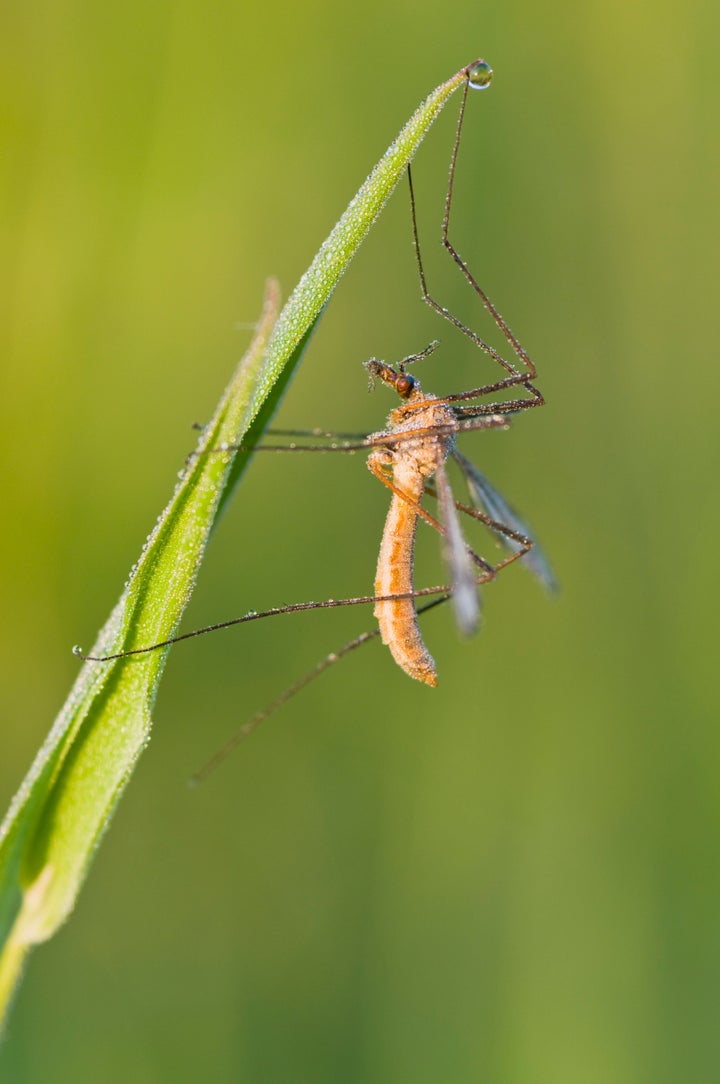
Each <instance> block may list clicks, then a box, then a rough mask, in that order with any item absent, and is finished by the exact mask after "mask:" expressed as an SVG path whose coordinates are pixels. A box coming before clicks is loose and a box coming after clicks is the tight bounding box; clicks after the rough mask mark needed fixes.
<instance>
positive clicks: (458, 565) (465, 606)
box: [435, 464, 480, 636]
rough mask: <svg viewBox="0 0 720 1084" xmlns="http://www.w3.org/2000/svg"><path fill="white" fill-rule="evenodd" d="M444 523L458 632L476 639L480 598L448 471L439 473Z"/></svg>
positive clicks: (445, 544)
mask: <svg viewBox="0 0 720 1084" xmlns="http://www.w3.org/2000/svg"><path fill="white" fill-rule="evenodd" d="M435 482H436V485H437V494H438V505H439V509H440V519H441V522H442V524H443V526H444V528H445V539H444V552H445V560H446V561H447V564H448V568H449V569H450V576H451V579H452V585H453V594H452V605H453V610H454V611H455V620H456V621H457V625H458V628H459V629H460V631H461V632H462V633H464V634H465V635H466V636H472V634H473V633H474V632H475V631H476V630H477V627H478V624H479V622H480V598H479V596H478V590H477V583H476V580H475V569H474V567H473V563H472V560H471V558H470V554H469V553H468V549H467V546H466V545H465V539H464V538H463V533H462V529H461V527H460V520H459V518H458V514H457V509H456V508H455V501H454V500H453V495H452V492H451V490H450V483H449V482H448V477H447V474H446V472H445V467H444V466H443V465H442V464H440V466H439V467H438V468H437V470H436V471H435Z"/></svg>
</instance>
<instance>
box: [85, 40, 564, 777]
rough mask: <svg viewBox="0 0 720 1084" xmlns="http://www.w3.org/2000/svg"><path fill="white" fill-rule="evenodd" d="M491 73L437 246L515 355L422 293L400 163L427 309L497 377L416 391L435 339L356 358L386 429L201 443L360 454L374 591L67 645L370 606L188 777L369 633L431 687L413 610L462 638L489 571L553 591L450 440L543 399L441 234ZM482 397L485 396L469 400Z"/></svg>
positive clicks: (532, 547) (513, 517) (498, 501)
mask: <svg viewBox="0 0 720 1084" xmlns="http://www.w3.org/2000/svg"><path fill="white" fill-rule="evenodd" d="M491 75H492V72H491V69H490V68H489V66H488V65H487V64H486V63H485V62H484V61H477V62H476V63H475V64H473V65H470V67H469V68H468V69H467V76H468V77H467V81H466V83H465V87H464V90H463V96H462V100H461V104H460V113H459V117H458V123H457V129H456V134H455V140H454V143H453V149H452V154H451V159H450V180H449V184H448V189H447V193H446V196H445V208H444V214H443V220H442V244H443V247H444V249H445V250H446V252H447V253H448V254H449V255H450V257H451V259H452V260H453V262H454V263H455V265H456V266H457V267H458V268H459V269H460V271H461V273H462V275H463V276H464V278H465V279H466V281H467V282H468V283H469V285H470V287H471V288H472V290H473V291H474V292H475V294H476V296H477V297H478V298H479V299H480V301H481V302H482V304H483V306H484V308H485V309H486V311H487V312H488V313H489V315H490V316H491V318H492V320H493V322H494V324H495V326H496V327H497V328H498V330H499V331H500V332H501V333H502V335H503V337H504V338H505V340H506V342H507V343H508V344H509V346H510V347H511V348H512V351H513V353H514V355H515V357H514V359H513V361H508V360H507V359H506V358H504V357H503V356H502V355H501V354H500V353H499V351H497V350H496V349H495V348H494V347H493V346H491V345H490V343H488V342H486V341H485V339H483V338H481V337H480V336H479V335H478V334H477V333H476V332H475V331H473V330H471V329H470V328H469V327H467V326H466V325H465V324H463V323H462V321H461V320H459V319H458V318H457V317H456V316H454V315H453V314H452V313H451V312H450V311H449V310H448V309H447V308H445V307H443V306H442V305H440V304H439V302H437V301H436V300H435V298H434V297H433V296H432V295H431V294H430V293H429V291H428V288H427V281H426V276H425V268H424V265H423V260H422V255H421V251H420V241H419V234H418V225H417V213H416V199H415V192H414V188H413V181H412V172H411V169H410V166H408V183H409V190H410V211H411V221H412V236H413V243H414V247H415V255H416V261H417V270H418V275H419V279H420V289H421V296H422V299H423V301H424V302H425V303H426V304H427V305H428V306H429V307H430V308H431V309H432V310H433V311H434V312H435V313H436V314H437V315H439V316H440V317H442V318H443V319H444V320H445V321H447V322H448V323H449V324H451V325H452V326H453V327H454V328H456V329H457V330H458V331H459V332H460V333H461V334H462V335H464V336H465V337H466V338H467V339H469V340H470V341H471V342H472V343H473V344H474V345H475V346H476V347H477V348H478V349H479V350H480V351H481V352H482V353H483V354H485V355H487V356H488V357H490V358H491V359H492V360H493V361H495V362H496V363H497V364H498V365H499V366H500V368H501V369H502V370H504V373H505V375H504V376H503V377H502V378H501V379H498V380H496V381H494V382H492V383H490V384H485V385H482V386H481V387H477V388H472V389H470V390H469V391H463V392H459V393H456V394H454V395H447V396H443V397H439V396H435V395H432V394H426V393H425V392H423V390H422V387H421V384H420V381H419V380H418V379H417V377H416V376H414V375H412V374H411V373H409V372H408V368H409V366H411V365H413V364H414V363H416V362H420V361H423V360H424V359H425V358H427V357H428V356H429V355H430V354H431V353H433V351H434V350H435V349H436V348H437V347H438V346H439V342H438V341H437V340H435V341H433V342H432V343H430V344H429V345H428V346H427V347H426V348H425V349H424V350H422V351H420V352H419V353H417V354H411V355H409V356H408V357H405V358H403V360H402V361H401V362H399V363H398V364H397V366H396V367H394V366H392V365H388V364H387V363H386V362H384V361H380V360H378V359H377V358H370V359H369V360H368V361H366V362H365V363H364V364H365V368H366V370H367V372H368V375H369V378H370V383H371V386H372V385H374V384H375V383H376V382H377V381H380V382H381V383H383V384H387V385H388V386H389V387H390V388H392V389H393V390H394V391H395V392H396V393H397V395H398V396H399V398H400V400H401V402H400V405H399V406H397V407H396V408H395V409H394V410H392V411H391V413H390V415H389V418H388V423H387V426H386V428H385V429H383V430H380V431H378V432H376V433H371V434H370V435H369V436H367V437H362V438H360V439H357V440H352V439H351V440H345V441H342V442H340V443H336V442H335V440H336V438H339V437H340V436H342V434H330V433H322V432H320V431H318V430H307V431H305V432H304V433H303V434H298V433H297V432H296V431H295V432H293V431H288V430H269V433H270V434H271V435H273V436H280V435H285V436H287V435H289V434H292V435H293V436H304V437H315V438H317V437H323V438H326V439H329V440H332V441H333V443H329V444H328V443H321V444H317V443H315V444H312V443H304V444H303V443H294V444H292V445H290V446H288V445H278V444H273V443H265V444H259V445H257V446H256V447H254V448H252V449H247V448H243V446H237V445H224V446H223V447H222V448H215V449H207V452H208V453H212V452H229V451H232V450H235V449H237V448H238V447H241V448H243V450H252V451H294V452H357V451H367V452H368V461H367V465H368V468H369V470H370V471H371V472H372V474H373V475H374V476H375V477H376V478H377V479H378V480H379V481H380V482H382V484H383V485H384V486H385V487H386V488H387V489H388V490H390V494H391V498H390V508H389V511H388V515H387V519H386V521H385V527H384V530H383V535H382V541H381V545H380V553H379V557H378V564H377V571H376V576H375V593H374V594H373V595H364V596H357V597H354V598H347V599H327V600H325V601H323V602H301V603H295V604H293V605H289V606H279V607H274V608H273V609H270V610H264V611H260V612H258V611H254V610H253V611H250V612H249V613H247V614H245V615H243V616H242V617H236V618H232V619H230V620H228V621H222V622H219V623H217V624H214V625H209V626H205V627H204V628H201V629H195V630H194V631H192V632H187V633H183V634H181V635H179V636H174V637H172V638H171V639H168V640H164V641H162V642H160V643H156V644H151V645H149V646H147V647H141V648H135V649H133V650H131V651H125V652H119V653H117V654H115V655H107V656H91V655H83V654H82V653H81V652H80V650H79V649H76V654H78V655H79V656H80V657H81V658H85V659H90V660H92V661H97V662H102V661H109V660H110V659H118V658H125V657H127V656H132V655H139V654H144V653H146V652H148V651H153V650H156V649H158V648H161V647H167V646H168V645H169V644H174V643H178V642H179V641H181V640H187V639H190V638H192V637H195V636H200V635H203V634H204V633H207V632H214V631H217V630H219V629H223V628H228V627H230V626H234V625H239V624H244V623H246V622H249V621H256V620H259V619H261V618H265V617H274V616H278V615H280V614H288V613H297V612H301V611H306V610H316V609H331V608H336V607H341V606H356V605H360V604H363V603H366V604H367V603H372V604H373V605H374V612H375V617H376V619H377V622H378V627H377V628H376V629H375V630H373V631H371V632H365V633H363V634H361V635H360V636H358V637H357V638H356V639H354V640H352V641H350V642H349V643H348V644H346V645H345V646H344V647H343V648H341V649H340V650H339V651H336V652H332V653H331V654H330V655H328V656H327V657H326V658H325V659H323V660H322V661H321V662H320V663H318V665H317V666H316V667H315V668H314V669H313V670H312V671H310V672H309V673H308V674H306V675H305V676H304V677H302V678H301V679H300V680H299V681H297V682H296V683H295V684H294V685H292V686H291V687H290V688H288V689H286V690H285V692H283V693H282V694H281V695H280V696H279V697H278V698H277V699H276V700H274V701H273V702H272V703H271V704H269V705H268V706H267V707H266V708H264V709H263V710H262V711H261V712H259V713H258V714H257V715H255V716H254V717H253V718H252V719H251V720H250V721H249V722H248V723H246V724H245V726H243V727H242V729H241V730H240V731H238V732H237V733H236V734H235V735H234V736H233V737H232V738H231V739H230V740H229V742H228V743H227V744H226V745H225V746H224V747H223V748H222V749H221V750H220V751H219V752H218V753H217V754H216V755H215V756H214V757H213V758H212V759H211V760H210V761H208V762H207V764H206V765H205V766H204V767H203V768H201V769H200V771H199V772H198V773H196V775H195V776H194V777H193V778H194V780H195V781H199V780H200V779H201V778H204V777H205V776H206V775H207V774H208V773H209V772H210V771H212V770H213V769H214V768H215V767H216V766H217V765H218V763H219V762H220V761H221V760H223V759H224V758H225V757H226V756H227V755H228V753H230V752H231V751H232V749H233V748H235V746H236V745H237V744H238V743H239V742H240V741H241V740H243V739H244V738H245V737H247V736H248V734H249V733H250V732H251V731H252V730H254V729H255V728H256V727H257V726H258V725H259V724H260V723H261V722H262V721H264V720H265V719H266V718H267V717H268V716H269V715H271V714H272V713H273V712H275V711H276V710H277V709H278V708H279V707H280V706H281V705H282V704H284V703H285V702H286V701H287V700H288V699H290V697H292V696H293V695H294V694H295V693H296V692H298V691H299V690H300V689H301V688H303V687H304V686H305V685H307V684H309V682H311V681H312V680H314V679H315V678H316V677H318V676H319V675H320V674H321V673H323V672H324V671H325V670H326V669H327V668H328V667H329V666H331V665H333V664H334V663H335V662H337V661H338V660H339V659H340V658H343V657H344V656H345V655H347V654H348V653H349V652H350V651H353V650H355V649H356V648H358V647H360V646H361V645H362V644H364V643H367V642H368V641H369V640H372V639H374V638H375V637H377V636H380V637H381V638H382V641H383V643H384V644H386V645H387V646H388V648H389V649H390V652H391V654H392V656H393V658H394V659H395V662H396V663H397V664H398V665H399V666H400V667H401V668H402V669H403V670H404V671H405V673H406V674H408V675H409V676H410V677H412V678H414V679H416V680H418V681H421V682H424V683H425V684H427V685H431V686H434V685H437V681H438V678H437V671H436V668H435V663H434V661H433V658H432V656H431V655H430V652H429V651H428V649H427V647H426V646H425V643H424V641H423V638H422V634H421V632H420V627H419V624H418V612H423V611H426V610H428V609H431V608H433V607H435V606H437V605H439V604H440V603H443V602H446V601H447V600H448V599H449V600H451V602H452V606H453V610H454V614H455V620H456V623H457V625H458V628H459V629H460V631H461V632H462V633H463V634H465V635H471V634H472V633H473V632H475V630H476V629H477V626H478V623H479V619H480V597H479V593H478V587H479V586H480V585H482V584H484V583H487V582H489V581H491V580H493V579H495V577H496V576H497V575H498V573H499V572H500V571H501V570H502V569H503V568H505V567H506V566H507V565H509V564H512V563H513V562H515V561H520V562H521V563H522V564H524V565H525V567H526V568H527V569H528V570H529V571H530V572H532V573H533V574H534V575H535V576H536V577H537V578H538V579H539V580H540V581H541V582H542V583H543V584H544V585H545V586H546V587H548V588H552V587H554V580H553V574H552V571H551V569H550V566H549V564H548V562H547V560H546V559H545V557H544V555H543V553H542V551H541V550H540V548H539V547H538V545H537V544H536V542H535V540H534V538H533V537H532V534H531V531H530V529H529V527H528V526H527V524H526V523H525V522H524V521H523V520H522V519H521V518H520V517H519V516H518V515H517V513H516V512H515V511H514V510H513V509H512V507H511V506H510V505H509V504H508V503H507V502H506V501H505V500H504V498H503V497H502V496H501V495H500V494H499V493H498V492H497V490H496V489H495V488H494V487H493V486H492V485H491V484H490V482H489V481H488V480H487V479H486V478H485V476H484V475H483V474H481V473H480V471H479V470H478V469H477V468H476V467H475V466H474V465H473V464H472V463H471V462H470V460H469V459H467V458H466V456H465V455H463V454H462V453H461V452H460V451H459V449H458V448H457V447H456V442H457V438H458V437H459V436H460V435H462V434H463V433H466V432H470V431H475V430H483V429H495V428H507V427H508V426H509V424H510V420H511V419H512V417H513V416H514V415H516V414H518V413H520V412H521V411H524V410H528V409H531V408H534V407H538V406H542V405H543V404H544V402H545V400H544V399H543V396H542V394H541V392H540V391H539V389H538V388H537V387H536V386H535V384H534V381H535V379H536V376H537V370H536V368H535V365H534V363H533V362H532V361H531V359H530V357H529V355H528V354H527V352H526V351H525V349H524V348H523V347H522V345H521V344H520V342H519V340H518V339H517V338H516V336H515V335H514V334H513V332H512V331H511V329H510V327H509V326H508V324H507V323H506V322H505V320H504V319H503V318H502V316H501V315H500V313H499V312H498V310H497V309H496V308H495V306H494V304H493V303H492V301H491V300H490V298H489V297H488V296H487V294H486V293H485V292H484V290H483V289H482V288H481V287H480V285H479V283H478V282H477V280H476V279H475V277H474V275H473V274H472V272H471V271H470V268H469V267H468V265H467V263H466V262H465V260H464V259H463V258H462V256H461V255H460V254H459V252H458V251H457V249H456V248H455V247H454V246H453V244H452V243H451V241H450V239H449V229H450V214H451V209H452V199H453V187H454V180H455V171H456V166H457V158H458V151H459V147H460V138H461V134H462V128H463V121H464V117H465V107H466V102H467V95H468V89H469V88H471V87H472V88H474V89H482V88H484V87H485V86H487V85H488V84H489V82H490V78H491ZM503 396H509V398H503ZM488 397H490V399H491V400H492V401H490V402H478V400H485V399H487V398H488ZM345 436H347V434H346V435H345ZM194 454H202V453H194ZM449 459H451V460H453V461H454V462H455V463H456V464H457V466H458V467H459V468H460V471H461V472H462V474H463V476H464V478H465V482H466V484H467V487H468V491H469V498H470V503H469V504H467V503H463V502H461V501H457V500H455V499H454V497H453V494H452V491H451V488H450V483H449V480H448V475H447V471H446V463H447V461H448V460H449ZM425 495H429V496H431V497H434V498H435V499H436V500H437V506H438V515H437V517H436V516H434V515H432V514H431V513H430V512H429V511H428V510H427V509H426V508H425V506H424V505H423V503H422V499H423V497H424V496H425ZM459 512H462V513H463V514H465V515H467V516H469V517H470V518H472V519H474V520H477V521H479V522H480V523H483V524H484V525H485V526H486V527H488V528H489V529H490V531H491V532H492V533H493V534H494V536H495V537H496V539H497V540H498V541H499V542H500V544H501V545H502V546H503V547H504V549H505V551H506V552H505V555H504V556H503V557H502V558H501V559H500V560H499V561H496V562H495V563H491V562H490V561H488V560H487V559H486V558H484V557H482V556H480V555H479V554H477V553H476V552H475V551H474V550H473V549H472V548H471V547H470V546H469V545H468V544H467V543H466V541H465V539H464V536H463V532H462V528H461V526H460V518H459V515H458V513H459ZM420 520H423V521H424V522H425V523H427V524H428V525H429V526H431V527H432V528H433V529H434V530H436V531H437V532H438V534H439V535H440V536H441V538H442V542H443V553H444V557H445V561H446V564H447V567H448V570H449V580H450V582H449V583H446V584H444V585H440V586H435V587H425V588H420V589H417V588H416V587H415V584H414V578H413V565H414V546H415V535H416V529H417V525H418V522H419V521H420ZM425 598H427V599H429V600H430V601H428V602H426V603H425V604H424V605H422V606H421V607H420V608H419V610H418V607H417V600H418V599H425Z"/></svg>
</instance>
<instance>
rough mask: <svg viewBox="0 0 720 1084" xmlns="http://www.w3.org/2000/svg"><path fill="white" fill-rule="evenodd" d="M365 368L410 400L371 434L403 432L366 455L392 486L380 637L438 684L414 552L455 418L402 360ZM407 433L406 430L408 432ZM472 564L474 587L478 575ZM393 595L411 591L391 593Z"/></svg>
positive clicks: (381, 573) (403, 661)
mask: <svg viewBox="0 0 720 1084" xmlns="http://www.w3.org/2000/svg"><path fill="white" fill-rule="evenodd" d="M366 368H367V369H368V372H369V373H370V374H371V377H377V378H379V379H380V380H382V381H384V383H386V384H389V385H390V386H391V387H392V388H394V389H395V391H396V392H397V393H398V395H399V396H400V397H401V399H403V400H404V403H403V405H402V406H399V407H397V408H396V409H395V410H393V411H392V413H391V414H390V417H389V419H388V423H389V427H388V431H386V432H384V433H376V434H373V435H372V436H371V437H370V438H369V439H370V440H373V439H377V438H382V437H387V436H390V435H392V436H398V437H400V438H401V439H400V441H399V442H398V443H397V444H396V445H395V446H394V447H391V446H380V447H378V448H375V449H374V450H373V451H372V452H371V453H370V457H369V459H368V467H369V469H370V470H371V471H372V473H373V474H374V475H375V476H376V477H377V478H379V479H380V480H381V481H382V482H383V483H384V484H385V485H387V486H388V488H389V489H391V491H392V499H391V502H390V509H389V511H388V515H387V519H386V521H385V529H384V531H383V536H382V543H381V545H380V553H379V556H378V564H377V573H376V576H375V594H376V595H377V596H378V598H379V599H380V600H381V601H378V602H376V603H375V617H376V618H377V620H378V624H379V626H380V635H381V637H382V641H383V643H384V644H387V646H388V647H389V648H390V651H391V653H392V656H393V658H394V659H395V662H396V663H397V664H398V666H400V667H402V669H403V670H404V671H405V673H406V674H409V676H410V677H412V678H416V679H417V680H418V681H424V682H425V683H426V684H427V685H437V672H436V670H435V663H434V661H433V658H432V656H431V655H430V652H429V651H428V649H427V648H426V646H425V644H424V642H423V639H422V636H421V634H420V628H419V626H418V622H417V613H416V610H415V602H414V599H413V598H412V592H413V589H414V584H413V555H414V549H415V532H416V529H417V523H418V518H419V517H420V516H421V515H422V514H423V509H422V507H421V505H420V501H421V499H422V497H423V494H424V492H425V483H426V481H427V480H428V479H430V478H431V477H433V475H435V476H436V477H437V476H438V475H442V474H444V470H445V467H444V464H445V460H446V459H447V457H448V455H449V454H450V452H451V450H452V449H453V447H454V444H455V437H454V432H453V430H454V423H455V418H454V415H453V412H452V409H451V408H450V407H449V406H447V405H446V404H444V403H443V402H442V400H437V399H435V397H433V396H426V395H424V394H423V391H422V389H421V387H420V382H419V381H418V380H416V379H415V378H414V377H412V376H410V375H409V374H407V373H406V372H405V371H404V364H403V365H401V367H400V370H399V371H396V370H395V369H393V368H392V367H391V366H390V365H386V364H385V363H384V362H381V361H376V360H375V359H374V358H373V359H371V360H370V361H368V362H366ZM403 434H407V435H406V436H405V439H402V436H403ZM413 434H415V435H414V436H413ZM388 471H391V472H392V473H391V477H389V476H388ZM469 571H470V584H471V588H470V589H471V591H473V592H474V590H475V584H474V577H473V576H472V572H471V570H469ZM463 586H464V585H463ZM460 589H461V590H462V587H461V588H460ZM391 595H403V596H406V597H403V598H395V599H392V600H388V596H391ZM473 624H475V622H474V621H473Z"/></svg>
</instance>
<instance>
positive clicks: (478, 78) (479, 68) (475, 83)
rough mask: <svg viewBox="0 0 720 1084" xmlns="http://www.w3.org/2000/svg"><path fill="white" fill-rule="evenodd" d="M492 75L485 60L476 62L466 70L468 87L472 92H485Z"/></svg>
mask: <svg viewBox="0 0 720 1084" xmlns="http://www.w3.org/2000/svg"><path fill="white" fill-rule="evenodd" d="M492 75H493V72H492V68H491V67H490V65H489V64H488V62H487V60H476V61H475V63H474V64H471V65H470V67H469V68H468V70H467V79H468V86H469V87H470V88H471V89H472V90H485V89H486V88H487V87H489V86H490V83H491V82H492Z"/></svg>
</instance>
